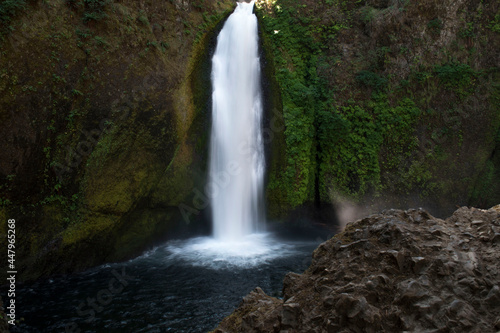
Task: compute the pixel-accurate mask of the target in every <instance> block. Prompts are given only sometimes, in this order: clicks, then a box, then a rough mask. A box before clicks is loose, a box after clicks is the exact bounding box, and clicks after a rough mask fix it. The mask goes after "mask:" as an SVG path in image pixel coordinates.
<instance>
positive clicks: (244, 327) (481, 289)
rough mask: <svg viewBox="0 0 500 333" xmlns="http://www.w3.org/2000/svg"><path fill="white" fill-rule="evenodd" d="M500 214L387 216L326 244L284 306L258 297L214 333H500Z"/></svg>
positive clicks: (287, 292)
mask: <svg viewBox="0 0 500 333" xmlns="http://www.w3.org/2000/svg"><path fill="white" fill-rule="evenodd" d="M499 318H500V205H499V206H496V207H494V208H491V209H489V210H480V209H474V208H465V207H463V208H460V209H458V210H457V211H455V213H454V214H453V215H452V216H451V217H449V218H448V219H446V220H441V219H438V218H435V217H433V216H431V215H430V214H429V213H427V212H426V211H425V210H422V209H419V210H414V209H412V210H407V211H401V210H387V211H384V212H382V213H381V214H377V215H371V216H369V217H366V218H364V219H361V220H358V221H356V222H353V223H350V224H348V225H347V227H346V229H345V231H344V232H342V233H340V234H338V235H336V236H335V237H333V238H332V239H330V240H328V241H326V242H324V243H322V244H321V245H320V246H319V247H318V248H317V249H316V250H315V251H314V253H313V261H312V264H311V266H310V267H309V268H308V269H307V270H306V271H305V272H304V273H303V274H295V273H289V274H288V275H287V276H286V277H285V280H284V286H283V299H277V298H273V297H270V296H268V295H266V294H265V293H264V292H263V291H262V289H260V288H257V289H255V290H254V291H252V292H251V293H250V294H249V295H247V296H246V297H245V298H243V301H242V302H241V304H240V306H239V307H238V309H237V310H235V311H234V312H233V314H231V315H230V316H229V317H227V318H225V319H224V320H223V321H222V322H221V323H220V325H219V327H218V328H217V329H216V330H215V331H214V332H216V333H223V332H287V333H291V332H382V331H384V332H401V331H411V332H481V333H486V332H497V331H500V319H499Z"/></svg>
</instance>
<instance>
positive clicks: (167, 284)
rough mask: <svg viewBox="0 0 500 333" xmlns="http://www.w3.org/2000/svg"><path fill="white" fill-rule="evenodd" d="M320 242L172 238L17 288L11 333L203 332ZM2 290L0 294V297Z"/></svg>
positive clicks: (277, 288)
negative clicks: (134, 254) (133, 254)
mask: <svg viewBox="0 0 500 333" xmlns="http://www.w3.org/2000/svg"><path fill="white" fill-rule="evenodd" d="M317 245H318V242H297V241H296V242H286V243H283V242H277V241H274V240H273V239H272V238H269V237H268V236H265V237H264V238H262V239H259V240H258V241H257V244H254V243H252V242H249V243H248V244H246V245H244V246H243V247H241V248H240V247H239V246H238V245H234V246H233V245H231V244H229V245H227V244H226V245H224V246H223V247H222V249H220V248H219V247H218V245H214V244H213V241H211V240H210V239H208V238H196V239H191V240H187V241H170V242H168V243H166V244H164V245H163V246H160V247H158V248H156V249H154V250H152V251H150V252H149V253H146V254H145V255H143V256H141V257H139V258H136V259H134V260H130V261H128V262H124V263H116V264H110V265H104V266H101V267H98V268H95V269H92V270H89V271H86V272H83V273H80V274H76V275H71V276H65V277H59V278H54V279H51V280H46V281H40V282H37V283H35V284H33V285H30V286H19V287H18V293H17V297H16V303H17V307H16V311H17V314H18V317H19V318H20V317H22V318H24V320H23V321H22V322H21V324H19V325H17V326H16V327H11V331H12V332H14V333H16V332H120V333H123V332H207V331H209V330H211V329H213V328H215V327H216V326H217V323H218V322H219V321H220V320H221V319H222V318H224V317H225V316H227V315H229V314H230V313H231V312H232V311H233V310H234V309H235V308H236V307H237V306H238V304H239V302H240V301H241V299H242V297H243V296H245V295H246V294H247V293H249V292H250V291H251V290H253V289H254V288H255V287H257V286H259V287H261V288H262V289H263V290H264V291H265V292H266V293H268V294H269V295H273V296H278V297H279V296H280V293H281V288H282V282H283V278H284V276H285V274H286V273H287V272H290V271H293V272H299V273H300V272H302V271H303V270H304V269H305V268H307V266H308V265H309V263H310V257H311V253H312V251H313V249H314V248H316V246H317ZM3 296H5V295H3Z"/></svg>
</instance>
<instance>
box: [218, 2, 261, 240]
mask: <svg viewBox="0 0 500 333" xmlns="http://www.w3.org/2000/svg"><path fill="white" fill-rule="evenodd" d="M254 2H255V1H252V2H250V3H246V2H238V3H237V7H236V9H235V11H234V13H233V14H231V15H230V16H229V18H228V19H227V21H226V23H225V24H224V27H223V28H222V30H221V32H220V33H219V36H218V37H217V47H216V50H215V54H214V56H213V58H212V86H213V92H212V103H213V104H212V112H213V116H212V136H211V147H210V148H211V152H210V153H211V155H210V165H209V180H210V182H211V184H212V185H213V186H212V188H213V189H214V191H213V193H212V195H211V196H210V197H211V206H212V218H213V234H214V237H215V238H216V239H219V240H224V241H238V240H241V239H242V238H243V237H244V236H246V235H249V234H252V233H254V232H256V231H258V229H259V225H261V224H262V223H263V222H264V215H263V207H262V206H263V204H262V193H263V180H264V169H265V166H264V164H265V161H264V148H263V142H262V141H263V140H262V132H261V122H262V121H261V118H262V96H261V90H260V89H261V88H260V59H259V53H258V45H259V43H258V28H257V17H256V16H255V15H254V14H253V6H254ZM215 189H217V191H215Z"/></svg>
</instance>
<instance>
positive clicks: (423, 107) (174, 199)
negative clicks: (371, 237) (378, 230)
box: [0, 0, 500, 279]
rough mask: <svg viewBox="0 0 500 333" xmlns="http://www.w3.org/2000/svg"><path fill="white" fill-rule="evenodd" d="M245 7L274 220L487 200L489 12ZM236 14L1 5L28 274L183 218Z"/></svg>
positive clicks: (334, 5) (364, 4) (3, 164)
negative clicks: (257, 57) (218, 58)
mask: <svg viewBox="0 0 500 333" xmlns="http://www.w3.org/2000/svg"><path fill="white" fill-rule="evenodd" d="M257 5H258V6H257V7H258V8H257V10H256V12H257V14H258V16H259V22H260V28H261V31H260V34H261V37H262V41H263V46H264V47H263V52H262V55H263V59H264V60H265V64H264V66H263V72H264V74H265V75H264V81H265V82H264V84H265V85H264V87H265V88H264V90H265V95H266V100H267V104H268V105H267V106H268V108H267V110H268V111H267V112H268V114H267V115H266V117H265V118H266V122H265V124H264V126H265V127H266V139H268V140H267V141H269V142H270V143H269V145H268V149H267V153H268V156H270V157H269V159H268V161H269V163H268V168H269V170H268V187H267V203H268V210H269V215H270V216H271V217H272V218H283V217H286V216H293V217H294V219H295V220H298V219H299V218H297V216H300V219H301V218H302V217H304V219H311V217H312V218H313V219H314V218H322V217H324V216H322V215H327V217H328V218H330V217H331V215H330V213H331V212H332V210H330V209H329V205H331V204H332V203H333V204H338V203H339V202H342V200H343V199H344V198H348V199H349V200H354V201H357V202H362V203H363V204H365V203H368V204H367V205H369V204H372V203H375V204H378V203H379V206H384V207H408V206H420V205H425V206H426V207H430V209H431V210H432V211H435V212H440V213H441V212H443V211H449V210H450V209H453V207H455V205H457V204H459V205H463V204H470V203H474V204H477V205H479V206H482V207H486V206H488V205H491V204H492V202H498V200H500V198H499V197H498V195H499V193H500V153H499V147H500V134H499V133H500V132H499V126H500V118H499V117H500V112H499V110H498V105H499V97H500V94H499V90H498V75H499V71H498V62H497V61H495V60H496V59H498V48H497V47H494V45H498V41H499V34H498V32H499V31H500V28H499V25H500V21H499V20H500V16H499V14H498V10H499V7H498V3H496V2H484V1H480V0H473V1H448V2H442V1H437V0H425V1H419V2H410V1H379V0H377V1H371V0H368V1H347V0H339V1H337V0H335V1H334V0H325V1H310V0H301V1H295V0H276V1H272V2H270V1H257ZM233 6H234V1H232V0H223V1H216V2H214V1H209V0H168V1H162V2H151V1H129V0H122V1H111V0H82V1H75V0H49V1H40V0H29V1H23V0H9V1H3V2H2V3H0V138H1V140H2V149H1V150H0V219H3V220H6V219H11V218H15V219H17V220H18V222H19V223H18V224H17V227H18V233H19V234H20V235H23V236H22V238H20V240H19V242H18V247H19V256H18V258H19V261H18V264H19V266H20V267H19V270H20V271H21V272H22V274H23V276H22V278H23V279H35V278H37V277H39V276H43V275H50V274H55V273H61V272H71V271H74V270H79V269H84V268H87V267H89V266H92V265H96V264H99V263H102V262H106V261H110V260H121V259H124V258H127V257H130V256H132V255H134V254H136V253H139V252H140V251H141V250H142V249H143V248H144V247H145V246H147V245H148V244H149V245H150V244H152V243H154V242H155V241H157V240H158V239H159V238H161V237H164V236H165V235H169V234H172V233H173V232H174V231H175V230H178V229H179V228H190V229H196V228H197V226H196V221H197V220H198V219H199V218H200V217H201V216H202V215H203V214H204V213H203V211H204V208H206V207H207V199H206V197H205V196H204V195H203V187H204V182H205V169H206V154H207V151H208V149H207V140H208V131H209V128H210V120H209V119H210V117H209V114H208V109H209V99H210V90H209V89H208V82H209V80H210V72H209V63H208V62H207V61H208V59H209V58H208V55H209V53H210V45H213V37H214V35H215V34H216V33H217V26H218V25H220V23H221V22H222V20H223V18H224V16H225V15H226V14H227V13H228V11H229V10H231V9H232V8H233ZM179 207H182V211H181V210H179ZM311 207H313V209H312V210H311V209H310V208H311ZM325 207H326V209H324V208H325ZM297 209H298V210H297ZM322 212H326V213H325V214H323V213H322ZM0 225H1V227H0V233H2V234H4V233H5V224H0ZM2 242H3V238H2ZM1 245H2V244H0V246H1ZM3 256H5V253H1V254H0V260H3V259H2V258H4V257H3Z"/></svg>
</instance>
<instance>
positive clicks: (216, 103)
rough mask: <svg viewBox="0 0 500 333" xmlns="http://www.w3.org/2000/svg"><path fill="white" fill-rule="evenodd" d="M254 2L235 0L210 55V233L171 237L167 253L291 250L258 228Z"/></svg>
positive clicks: (230, 261)
mask: <svg viewBox="0 0 500 333" xmlns="http://www.w3.org/2000/svg"><path fill="white" fill-rule="evenodd" d="M253 6H254V1H252V2H251V3H244V2H240V3H237V7H236V10H235V11H234V13H233V14H231V16H229V18H228V19H227V21H226V23H225V25H224V27H223V29H222V30H221V32H220V33H219V36H218V38H217V47H216V50H215V54H214V57H213V59H212V86H213V92H212V103H213V105H212V107H213V108H212V112H213V119H212V137H211V147H210V149H211V152H210V154H211V155H210V165H209V185H211V186H208V187H207V188H208V189H210V190H207V195H209V197H210V200H211V204H212V218H213V229H214V230H213V237H198V238H193V239H188V240H184V241H177V242H176V241H172V242H170V243H169V244H168V245H167V247H166V249H167V251H168V253H169V256H170V258H171V259H175V258H179V259H182V260H184V261H186V262H189V263H191V264H192V265H196V266H198V265H199V266H203V267H212V268H214V269H224V268H227V267H233V266H237V267H251V266H257V265H260V264H262V263H263V262H267V261H271V260H274V259H275V258H278V257H283V256H287V255H293V254H294V253H295V250H294V249H293V247H292V246H290V245H288V244H285V243H282V242H279V241H276V240H275V239H274V238H273V237H272V236H271V235H270V234H268V233H262V232H261V230H259V229H260V228H259V226H262V225H263V224H264V214H263V204H262V198H263V196H262V194H263V181H264V169H265V168H264V167H265V165H264V163H265V162H264V147H263V139H262V130H261V118H262V96H261V91H260V59H259V54H258V30H257V18H256V16H255V15H254V14H253Z"/></svg>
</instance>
